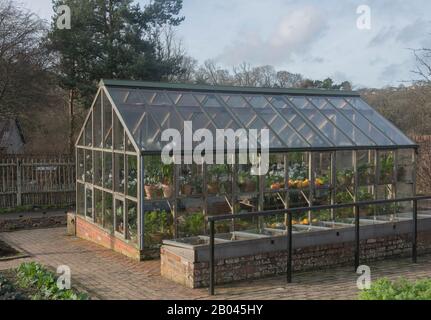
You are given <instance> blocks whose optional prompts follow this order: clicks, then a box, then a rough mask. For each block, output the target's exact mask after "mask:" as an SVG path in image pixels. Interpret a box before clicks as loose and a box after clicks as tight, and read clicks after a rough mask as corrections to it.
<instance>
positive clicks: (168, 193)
mask: <svg viewBox="0 0 431 320" xmlns="http://www.w3.org/2000/svg"><path fill="white" fill-rule="evenodd" d="M162 190H163V196H164V197H165V198H166V199H171V198H172V195H173V193H174V188H173V187H172V185H170V184H163V185H162Z"/></svg>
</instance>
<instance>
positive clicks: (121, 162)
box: [76, 80, 417, 259]
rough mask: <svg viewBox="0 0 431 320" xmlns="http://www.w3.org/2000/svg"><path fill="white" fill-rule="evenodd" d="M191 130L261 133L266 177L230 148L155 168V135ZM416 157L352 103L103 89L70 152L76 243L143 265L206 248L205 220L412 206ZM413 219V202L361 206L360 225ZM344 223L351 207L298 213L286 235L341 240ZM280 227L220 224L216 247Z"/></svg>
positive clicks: (302, 94)
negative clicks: (193, 245)
mask: <svg viewBox="0 0 431 320" xmlns="http://www.w3.org/2000/svg"><path fill="white" fill-rule="evenodd" d="M189 123H192V125H193V129H194V130H198V129H207V132H211V133H213V137H217V134H216V132H217V130H219V129H232V130H233V131H235V132H236V131H237V130H239V129H246V130H251V129H256V130H262V129H266V130H267V131H268V132H269V170H268V171H267V172H266V174H263V175H253V174H252V173H251V170H250V168H251V164H244V163H241V162H240V161H239V157H241V156H242V154H243V153H244V152H246V150H243V149H241V148H240V147H238V148H237V149H236V150H234V152H233V153H232V152H228V151H227V149H225V148H224V149H223V150H218V149H217V150H216V149H213V152H214V153H215V151H222V152H224V157H225V160H226V161H225V162H224V164H214V162H212V163H211V162H210V163H208V162H205V161H203V163H197V162H195V161H193V162H192V163H190V162H189V161H186V159H185V158H187V157H188V158H190V154H189V152H191V151H192V150H194V149H195V148H196V147H197V146H198V145H199V142H196V141H195V142H194V143H193V144H192V145H189V146H188V147H187V146H185V147H184V148H183V149H182V152H180V153H176V152H173V153H171V156H172V157H173V159H174V160H175V163H174V164H164V163H163V162H162V158H161V154H162V151H163V150H164V148H165V147H166V146H167V145H168V143H169V141H166V139H164V138H163V133H164V132H165V131H166V130H167V129H176V130H177V131H178V132H180V133H181V135H185V134H186V132H187V131H188V130H190V129H191V128H189V127H188V124H189ZM261 138H262V137H261V135H259V136H258V137H257V142H258V145H257V147H256V150H257V151H256V154H257V158H258V159H259V158H260V157H261V152H262V150H263V147H262V146H261V145H260V143H261ZM215 139H216V138H214V140H215ZM212 143H213V145H214V146H219V145H220V141H212ZM416 152H417V145H416V144H415V143H413V142H412V141H411V140H410V139H409V138H408V137H406V135H404V134H403V133H402V132H401V131H400V130H398V129H397V128H396V127H395V126H394V125H393V124H391V123H390V122H389V121H388V120H386V119H385V118H384V117H382V116H381V115H380V114H379V113H377V112H376V111H375V110H374V109H373V108H372V107H370V106H369V105H368V104H367V103H366V102H365V101H364V100H362V99H361V97H360V96H359V94H358V93H356V92H347V91H328V90H318V89H275V88H274V89H267V88H246V87H222V86H200V85H188V84H184V85H182V84H164V83H150V82H137V81H120V80H102V81H101V83H100V88H99V91H98V93H97V96H96V98H95V100H94V103H93V106H92V107H91V110H90V112H89V114H88V116H87V118H86V121H85V124H84V126H83V128H82V130H81V133H80V136H79V138H78V141H77V143H76V157H77V210H76V213H77V216H76V233H77V234H78V235H80V236H82V237H84V238H87V239H88V240H92V241H95V242H97V243H99V244H101V245H104V246H107V247H110V248H112V249H114V250H117V251H119V252H122V253H124V254H126V255H129V256H131V257H134V258H138V259H142V258H145V257H147V256H148V255H151V254H153V253H155V254H157V253H158V252H159V251H160V245H161V244H162V242H163V240H172V239H183V240H181V241H183V242H188V241H189V242H190V241H191V242H193V241H195V242H197V243H205V241H206V240H205V239H206V238H205V236H207V235H208V223H207V218H208V217H209V216H215V215H225V214H227V213H232V214H237V213H244V212H256V211H266V210H274V209H288V208H297V207H311V206H316V205H325V204H337V203H352V202H357V201H364V200H373V199H376V200H377V199H397V198H405V197H409V196H413V195H415V167H416ZM205 156H207V154H203V153H202V155H201V157H202V158H204V157H205ZM411 211H412V210H411V202H409V203H404V204H390V205H381V206H377V205H375V206H370V207H369V208H366V209H364V210H362V212H361V223H362V224H364V225H366V224H377V223H385V222H389V221H395V220H396V221H402V220H403V219H409V218H410V217H411ZM353 219H354V209H353V208H344V209H337V210H335V209H332V210H322V211H321V212H318V213H314V212H313V213H311V212H307V213H305V214H303V215H298V216H296V217H295V219H294V223H293V224H294V229H293V230H294V232H295V233H309V232H313V233H315V232H319V231H324V230H332V229H342V228H345V227H349V226H351V225H352V223H353ZM286 228H287V226H286V222H285V216H284V215H280V216H279V217H271V218H268V219H266V218H265V219H261V218H259V219H249V220H247V219H244V221H240V220H235V221H227V222H226V221H224V222H220V223H218V224H217V225H216V232H217V234H218V236H217V238H218V239H219V240H218V241H233V240H236V239H237V238H238V239H240V238H242V239H254V238H256V237H264V236H271V235H272V236H273V235H277V234H280V235H283V234H285V233H286V230H287V229H286ZM187 239H189V240H187Z"/></svg>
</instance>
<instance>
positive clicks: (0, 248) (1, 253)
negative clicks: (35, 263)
mask: <svg viewBox="0 0 431 320" xmlns="http://www.w3.org/2000/svg"><path fill="white" fill-rule="evenodd" d="M18 254H19V252H18V251H16V250H15V249H14V248H12V247H11V246H9V245H8V244H7V243H5V242H3V241H1V240H0V258H8V257H13V256H16V255H18Z"/></svg>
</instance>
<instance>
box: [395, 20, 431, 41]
mask: <svg viewBox="0 0 431 320" xmlns="http://www.w3.org/2000/svg"><path fill="white" fill-rule="evenodd" d="M430 27H431V23H430V22H429V21H424V20H421V19H418V20H416V21H415V22H413V23H411V24H409V25H407V26H405V27H404V28H402V29H401V30H400V31H399V32H398V35H397V37H396V38H395V39H396V40H397V41H399V42H402V43H409V42H412V41H415V40H418V39H422V38H423V37H424V35H425V33H428V32H429V30H430Z"/></svg>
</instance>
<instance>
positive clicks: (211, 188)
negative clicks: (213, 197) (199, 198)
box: [207, 182, 219, 194]
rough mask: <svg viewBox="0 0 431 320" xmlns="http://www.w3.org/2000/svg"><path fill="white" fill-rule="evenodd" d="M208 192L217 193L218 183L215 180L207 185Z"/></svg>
mask: <svg viewBox="0 0 431 320" xmlns="http://www.w3.org/2000/svg"><path fill="white" fill-rule="evenodd" d="M207 187H208V193H211V194H217V193H218V192H219V185H218V183H217V182H210V183H208V185H207Z"/></svg>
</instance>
